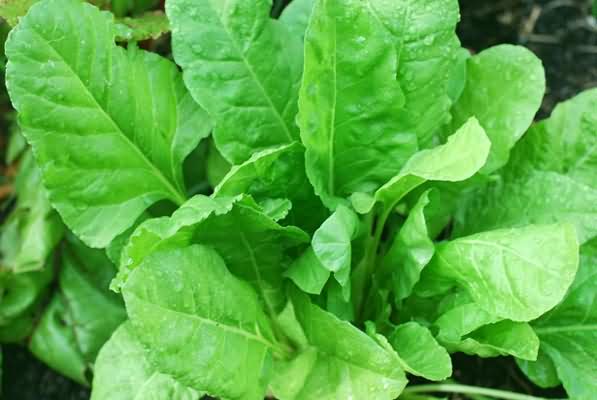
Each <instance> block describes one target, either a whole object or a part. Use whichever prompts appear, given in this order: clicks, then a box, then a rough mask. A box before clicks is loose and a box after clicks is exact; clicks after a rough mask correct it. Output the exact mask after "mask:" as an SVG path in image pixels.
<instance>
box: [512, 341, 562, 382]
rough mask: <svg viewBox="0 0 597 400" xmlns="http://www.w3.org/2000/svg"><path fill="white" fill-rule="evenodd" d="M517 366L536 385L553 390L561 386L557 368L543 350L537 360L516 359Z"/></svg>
mask: <svg viewBox="0 0 597 400" xmlns="http://www.w3.org/2000/svg"><path fill="white" fill-rule="evenodd" d="M516 364H517V365H518V367H519V368H520V369H521V370H522V371H523V372H524V373H525V375H526V376H527V378H529V379H530V380H531V381H532V382H533V383H534V384H535V385H537V386H539V387H542V388H552V387H556V386H559V385H560V384H561V382H560V378H558V373H557V371H556V367H555V365H554V364H553V361H551V358H549V356H548V355H547V354H545V352H544V351H543V350H541V348H539V353H538V354H537V360H532V361H529V360H522V359H520V358H517V359H516Z"/></svg>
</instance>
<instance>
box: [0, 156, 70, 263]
mask: <svg viewBox="0 0 597 400" xmlns="http://www.w3.org/2000/svg"><path fill="white" fill-rule="evenodd" d="M15 187H16V193H17V202H16V205H15V208H14V209H13V211H12V212H11V214H10V216H9V217H8V218H7V220H6V221H5V222H4V226H3V227H2V236H1V237H0V253H2V267H3V268H6V269H8V270H10V271H12V272H14V273H21V272H26V271H35V270H39V269H41V268H43V266H44V264H45V263H46V261H47V258H48V256H49V255H50V253H51V252H52V250H53V249H54V247H55V246H56V244H57V243H58V242H59V241H60V239H61V238H62V234H63V231H64V226H63V225H62V221H60V217H59V216H58V214H56V212H55V211H54V210H53V209H52V206H51V205H50V202H49V201H48V195H47V193H46V190H45V189H44V187H43V186H42V183H41V171H40V170H39V168H37V166H36V165H35V161H34V160H33V156H32V154H31V152H27V153H26V154H25V155H24V156H23V159H22V160H21V164H20V166H19V175H18V176H17V179H16V184H15Z"/></svg>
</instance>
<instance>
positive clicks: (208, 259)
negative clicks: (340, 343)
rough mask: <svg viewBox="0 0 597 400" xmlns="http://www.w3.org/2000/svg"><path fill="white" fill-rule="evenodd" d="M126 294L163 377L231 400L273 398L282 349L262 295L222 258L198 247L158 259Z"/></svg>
mask: <svg viewBox="0 0 597 400" xmlns="http://www.w3.org/2000/svg"><path fill="white" fill-rule="evenodd" d="M122 292H123V295H124V299H125V302H126V307H127V312H128V315H129V318H130V320H131V322H132V324H133V327H134V330H135V333H136V335H137V337H138V338H139V340H140V341H141V342H142V343H143V344H144V345H145V346H149V348H150V351H149V352H148V358H149V360H150V362H151V364H152V365H153V366H155V368H156V369H157V371H159V372H162V373H166V374H168V375H171V376H172V377H173V378H175V379H177V380H179V381H180V382H181V383H183V384H184V385H187V386H189V387H191V388H194V389H196V390H205V391H206V392H207V393H209V394H211V395H215V396H221V397H223V398H228V399H247V400H253V399H255V400H257V399H262V398H263V397H264V396H265V391H266V387H267V383H268V380H269V374H270V368H271V366H270V363H271V357H272V352H278V351H279V348H278V347H279V345H278V344H277V343H276V342H275V339H274V336H273V333H272V327H271V324H270V321H269V319H268V318H267V317H266V315H265V313H264V311H263V309H262V308H261V304H260V301H259V299H258V297H257V294H256V293H255V291H254V290H253V289H252V288H251V287H250V286H249V285H248V284H246V283H245V282H243V281H241V280H239V279H237V278H236V277H234V276H233V275H232V274H231V273H230V272H229V271H228V269H227V268H226V265H225V264H224V260H223V259H222V258H221V257H220V256H219V255H218V253H216V252H215V251H214V250H212V249H211V248H208V247H205V246H198V245H193V246H189V247H184V248H180V249H174V250H167V251H162V252H157V253H153V254H152V255H151V256H149V257H148V258H146V259H145V260H144V261H143V263H142V264H141V265H140V266H139V267H138V268H136V269H135V270H134V271H133V272H132V273H131V275H130V277H129V279H128V280H127V281H126V283H125V285H124V286H123V288H122Z"/></svg>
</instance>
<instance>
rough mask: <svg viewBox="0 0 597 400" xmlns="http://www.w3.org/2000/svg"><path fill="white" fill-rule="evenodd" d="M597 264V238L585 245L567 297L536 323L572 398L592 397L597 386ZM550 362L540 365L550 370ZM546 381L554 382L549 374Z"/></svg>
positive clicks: (548, 353)
mask: <svg viewBox="0 0 597 400" xmlns="http://www.w3.org/2000/svg"><path fill="white" fill-rule="evenodd" d="M596 267H597V240H593V241H591V242H590V243H587V244H585V245H584V246H582V247H581V261H580V268H579V271H578V274H577V276H576V279H575V281H574V283H573V285H572V287H571V288H570V290H569V291H568V294H567V295H566V298H565V299H564V301H563V302H561V303H560V304H559V305H558V306H557V307H556V308H554V309H553V310H552V311H550V312H549V313H547V314H545V315H544V316H542V317H541V318H539V319H538V320H536V321H533V323H532V326H533V329H535V332H537V335H538V336H539V339H540V340H541V351H542V352H543V353H545V355H546V356H547V357H548V358H549V359H550V360H551V362H552V363H553V365H554V366H555V370H556V371H557V375H558V377H559V379H560V380H561V381H562V383H563V384H564V388H565V389H566V392H567V393H568V395H569V396H570V398H572V399H590V398H591V397H592V396H593V395H594V393H595V391H596V390H597V381H595V376H597V363H596V362H595V360H597V347H596V346H595V343H597V308H596V307H595V304H596V302H597V279H596V277H597V268H596ZM540 362H541V360H540ZM546 363H548V362H547V361H543V362H542V364H543V365H540V366H538V367H536V368H541V369H543V370H546V369H547V372H546V373H547V374H548V373H549V370H550V369H551V368H550V367H549V366H546V365H545V364H546ZM529 366H530V364H529ZM534 375H535V376H536V375H537V374H536V373H535V374H534ZM542 381H547V383H548V384H551V383H553V382H552V381H553V379H550V378H549V375H548V377H547V378H546V379H542Z"/></svg>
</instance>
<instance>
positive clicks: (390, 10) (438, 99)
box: [368, 0, 464, 147]
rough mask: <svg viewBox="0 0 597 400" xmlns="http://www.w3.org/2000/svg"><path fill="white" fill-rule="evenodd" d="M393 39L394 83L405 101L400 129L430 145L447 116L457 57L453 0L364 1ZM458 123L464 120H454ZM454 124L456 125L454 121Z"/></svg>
mask: <svg viewBox="0 0 597 400" xmlns="http://www.w3.org/2000/svg"><path fill="white" fill-rule="evenodd" d="M368 3H369V4H370V6H371V9H372V10H373V13H374V18H378V19H379V20H380V21H381V22H382V23H383V24H384V26H385V27H386V28H387V29H388V31H389V32H390V34H391V35H392V37H393V39H394V44H395V47H396V53H397V55H398V74H397V78H398V83H399V84H400V87H401V89H402V91H403V93H404V97H405V103H404V107H402V108H401V109H400V110H399V111H398V114H397V116H398V121H399V123H398V128H399V130H400V132H413V133H416V135H417V137H418V139H419V145H420V146H421V147H430V146H431V145H432V144H434V143H433V139H434V136H435V134H436V133H437V131H438V129H439V128H440V127H441V125H443V124H444V123H446V122H448V121H449V118H450V107H451V106H452V100H451V99H450V92H449V89H450V86H449V85H450V83H451V81H450V77H451V73H452V70H453V68H454V65H455V64H456V65H458V59H459V58H460V56H461V54H462V53H460V51H459V50H460V42H459V41H458V37H457V36H456V32H455V30H456V24H457V23H458V20H459V19H460V15H459V13H458V1H457V0H439V1H438V0H394V1H388V0H368ZM460 122H461V124H462V123H463V122H464V121H460ZM459 125H460V124H459Z"/></svg>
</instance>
